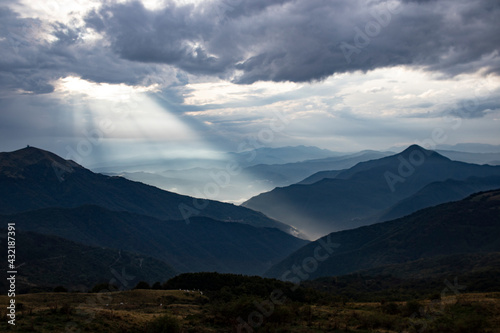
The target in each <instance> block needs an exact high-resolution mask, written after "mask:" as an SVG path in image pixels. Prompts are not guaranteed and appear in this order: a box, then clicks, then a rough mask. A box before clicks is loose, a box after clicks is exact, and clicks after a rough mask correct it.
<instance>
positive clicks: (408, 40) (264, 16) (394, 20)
mask: <svg viewBox="0 0 500 333" xmlns="http://www.w3.org/2000/svg"><path fill="white" fill-rule="evenodd" d="M499 19H500V3H498V2H497V1H493V0H481V1H474V2H470V1H465V0H458V1H456V0H453V1H451V0H441V1H403V2H397V1H395V0H390V1H364V0H354V1H353V0H349V1H347V0H340V1H334V2H326V1H321V0H310V1H266V2H264V1H249V0H245V1H244V0H233V1H232V2H231V1H227V0H226V1H210V2H202V3H201V4H199V5H197V6H195V5H192V4H191V5H176V4H175V3H172V4H170V5H168V6H167V7H166V8H163V9H161V10H156V11H153V10H148V9H146V8H145V7H144V6H143V5H142V4H141V3H139V2H129V3H125V4H111V5H107V6H103V7H102V8H101V9H99V10H98V11H94V12H92V13H91V14H90V15H88V17H87V18H86V22H87V24H88V26H89V27H92V28H94V29H96V30H97V31H99V32H100V33H102V34H103V35H105V36H106V38H107V39H108V40H109V41H110V43H111V45H112V49H113V51H114V52H115V53H116V54H118V55H119V56H120V57H121V58H123V59H127V60H130V61H137V62H150V63H163V64H169V65H173V66H176V67H178V68H180V69H182V70H184V71H187V72H189V73H192V74H198V75H200V74H204V75H205V74H210V75H215V76H220V77H226V78H232V79H233V80H234V82H237V83H245V84H248V83H253V82H255V81H259V80H262V81H294V82H303V81H314V80H321V79H324V78H326V77H328V76H330V75H332V74H334V73H344V72H350V71H356V70H361V71H367V70H373V69H376V68H380V67H388V66H396V65H408V66H415V67H419V68H424V69H426V70H429V71H437V72H440V73H443V74H445V75H449V76H454V75H458V74H460V73H468V72H475V71H477V70H478V69H481V68H483V69H484V72H485V73H497V74H498V73H499V70H500V66H499V65H500V55H499V48H500V33H499V32H500V31H499V28H498V24H497V22H498V20H499Z"/></svg>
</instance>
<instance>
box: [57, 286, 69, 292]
mask: <svg viewBox="0 0 500 333" xmlns="http://www.w3.org/2000/svg"><path fill="white" fill-rule="evenodd" d="M54 292H55V293H67V292H68V289H66V288H64V287H63V286H57V287H55V288H54Z"/></svg>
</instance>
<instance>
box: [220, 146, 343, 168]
mask: <svg viewBox="0 0 500 333" xmlns="http://www.w3.org/2000/svg"><path fill="white" fill-rule="evenodd" d="M227 155H228V157H229V159H230V160H234V161H236V162H238V163H239V164H240V165H241V166H242V167H248V166H252V165H258V164H286V163H295V162H301V161H306V160H313V159H321V158H327V157H333V156H341V155H345V154H344V153H339V152H334V151H331V150H328V149H321V148H318V147H312V146H293V147H292V146H287V147H277V148H271V147H262V148H257V149H252V150H246V151H241V152H233V153H227Z"/></svg>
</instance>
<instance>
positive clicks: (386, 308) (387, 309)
mask: <svg viewBox="0 0 500 333" xmlns="http://www.w3.org/2000/svg"><path fill="white" fill-rule="evenodd" d="M382 312H383V313H386V314H390V315H396V314H399V313H400V312H401V311H400V310H399V306H398V305H397V304H396V303H393V302H390V303H384V304H382Z"/></svg>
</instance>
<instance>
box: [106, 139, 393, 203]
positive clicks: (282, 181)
mask: <svg viewBox="0 0 500 333" xmlns="http://www.w3.org/2000/svg"><path fill="white" fill-rule="evenodd" d="M308 149H310V150H311V153H309V154H306V152H307V150H308ZM284 153H286V155H285V156H282V155H283V154H284ZM273 154H276V156H282V157H281V158H272V156H273ZM228 155H229V158H230V159H228V161H226V163H225V165H221V166H218V167H210V168H207V167H200V166H204V165H206V164H203V163H199V164H198V165H199V167H196V168H189V169H183V170H177V169H175V170H163V171H161V172H114V173H108V175H111V176H117V175H119V176H122V177H125V178H127V179H130V180H134V181H139V182H142V183H145V184H150V185H153V186H157V187H160V188H162V189H165V190H168V191H173V192H177V193H182V194H185V195H190V196H199V195H200V194H199V193H203V192H204V187H205V186H206V184H209V183H214V182H216V181H219V182H220V183H222V184H223V188H221V191H218V192H217V195H212V198H214V199H216V200H222V201H226V202H234V203H241V202H243V201H246V200H248V199H249V198H251V197H252V196H254V195H257V194H259V193H262V192H266V191H270V190H272V189H273V188H275V187H279V186H287V185H290V184H294V183H296V182H298V181H300V180H302V179H304V178H305V177H307V176H310V175H312V174H313V173H315V172H318V171H322V170H331V169H346V168H350V167H352V166H354V165H356V164H357V163H359V162H364V161H368V160H372V159H377V158H381V157H384V156H388V155H390V153H387V152H377V151H362V152H359V153H355V154H348V155H345V154H340V153H337V154H335V153H334V152H330V151H326V152H324V151H323V150H320V149H319V148H316V147H303V146H299V147H284V148H260V149H257V150H255V151H248V152H246V153H239V154H236V153H232V154H228ZM321 155H335V156H330V157H326V158H319V159H305V158H306V157H313V156H321ZM285 157H286V158H285ZM246 159H248V160H252V163H249V162H248V161H247V160H246ZM295 160H300V161H299V162H297V161H295ZM256 161H263V162H264V161H266V162H268V163H258V164H255V165H254V162H256ZM286 161H292V162H286ZM279 163H283V164H279ZM166 165H167V164H166ZM227 165H237V166H238V167H239V168H240V170H239V171H238V172H236V173H234V174H229V173H228V172H227V171H226V167H227ZM223 175H225V176H223ZM218 177H220V178H219V179H218ZM203 194H205V193H203ZM207 195H208V196H209V197H210V193H207Z"/></svg>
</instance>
